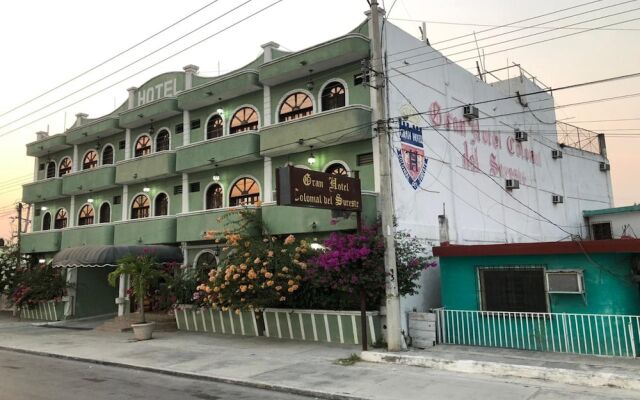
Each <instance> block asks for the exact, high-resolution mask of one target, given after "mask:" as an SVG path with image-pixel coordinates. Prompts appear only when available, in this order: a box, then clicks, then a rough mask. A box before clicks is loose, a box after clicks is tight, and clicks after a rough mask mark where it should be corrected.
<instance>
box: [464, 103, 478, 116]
mask: <svg viewBox="0 0 640 400" xmlns="http://www.w3.org/2000/svg"><path fill="white" fill-rule="evenodd" d="M463 114H464V117H465V118H467V119H475V118H478V116H479V114H478V107H475V106H472V105H471V104H469V105H466V106H464V111H463Z"/></svg>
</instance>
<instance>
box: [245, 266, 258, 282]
mask: <svg viewBox="0 0 640 400" xmlns="http://www.w3.org/2000/svg"><path fill="white" fill-rule="evenodd" d="M247 277H248V278H249V279H256V278H257V277H258V274H256V271H254V270H253V268H252V269H250V270H249V272H248V273H247Z"/></svg>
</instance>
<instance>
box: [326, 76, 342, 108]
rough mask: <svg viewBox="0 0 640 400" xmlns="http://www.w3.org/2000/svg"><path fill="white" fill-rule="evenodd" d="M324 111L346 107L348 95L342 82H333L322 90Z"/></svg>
mask: <svg viewBox="0 0 640 400" xmlns="http://www.w3.org/2000/svg"><path fill="white" fill-rule="evenodd" d="M321 96H322V111H327V110H333V109H334V108H340V107H344V106H345V104H346V94H345V90H344V86H342V83H340V82H331V83H330V84H328V85H327V86H325V88H324V89H323V90H322V94H321Z"/></svg>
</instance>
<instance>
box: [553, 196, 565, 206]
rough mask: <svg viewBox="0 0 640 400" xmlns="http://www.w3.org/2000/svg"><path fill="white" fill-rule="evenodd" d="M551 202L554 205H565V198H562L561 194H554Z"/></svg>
mask: <svg viewBox="0 0 640 400" xmlns="http://www.w3.org/2000/svg"><path fill="white" fill-rule="evenodd" d="M551 201H552V202H553V204H560V203H564V196H560V195H559V194H554V195H553V196H551Z"/></svg>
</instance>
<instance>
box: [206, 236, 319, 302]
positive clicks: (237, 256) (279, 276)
mask: <svg viewBox="0 0 640 400" xmlns="http://www.w3.org/2000/svg"><path fill="white" fill-rule="evenodd" d="M224 243H225V244H224V246H225V247H223V248H222V255H221V262H220V264H219V267H218V268H217V269H212V270H211V271H210V272H209V282H207V283H203V284H201V285H199V286H198V292H196V293H194V297H197V298H198V300H201V301H202V303H203V304H206V305H211V306H213V307H220V308H222V310H223V311H226V310H227V309H235V310H237V311H238V312H239V310H242V309H262V308H264V307H273V306H278V305H284V304H290V297H291V296H292V295H293V294H294V293H295V292H296V291H297V290H299V288H300V284H301V281H302V278H303V275H304V273H305V270H306V269H307V264H306V262H305V259H306V257H307V255H308V253H309V245H308V243H307V242H306V241H304V240H297V239H296V238H295V237H294V236H293V235H289V236H287V237H286V238H285V239H281V238H279V237H276V236H271V237H260V236H253V237H242V236H241V235H239V234H235V233H228V234H226V236H225V239H224Z"/></svg>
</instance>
